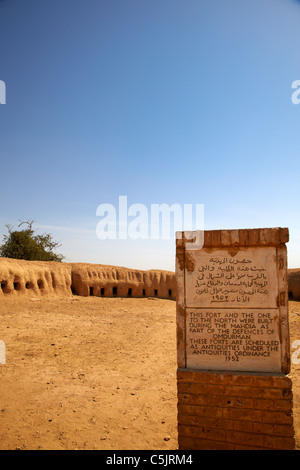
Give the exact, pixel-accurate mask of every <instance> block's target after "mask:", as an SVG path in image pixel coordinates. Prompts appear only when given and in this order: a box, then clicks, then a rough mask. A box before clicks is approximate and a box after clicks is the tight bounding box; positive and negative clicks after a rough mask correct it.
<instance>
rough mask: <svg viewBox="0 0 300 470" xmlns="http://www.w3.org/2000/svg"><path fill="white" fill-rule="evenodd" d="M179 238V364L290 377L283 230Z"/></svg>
mask: <svg viewBox="0 0 300 470" xmlns="http://www.w3.org/2000/svg"><path fill="white" fill-rule="evenodd" d="M180 235H181V237H180V236H178V235H177V246H176V257H177V264H176V274H177V283H178V298H177V338H178V341H177V343H178V366H179V367H182V368H191V369H202V370H224V371H250V372H274V373H277V372H283V373H285V374H287V373H288V371H289V363H290V360H289V331H288V293H287V290H288V288H287V256H286V246H285V243H286V242H287V241H288V229H282V228H275V229H249V230H218V231H206V232H204V245H203V247H202V248H201V249H199V250H194V249H193V248H192V241H191V239H190V236H189V238H185V236H184V232H183V233H181V234H180Z"/></svg>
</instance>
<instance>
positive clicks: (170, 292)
mask: <svg viewBox="0 0 300 470" xmlns="http://www.w3.org/2000/svg"><path fill="white" fill-rule="evenodd" d="M169 297H172V289H169Z"/></svg>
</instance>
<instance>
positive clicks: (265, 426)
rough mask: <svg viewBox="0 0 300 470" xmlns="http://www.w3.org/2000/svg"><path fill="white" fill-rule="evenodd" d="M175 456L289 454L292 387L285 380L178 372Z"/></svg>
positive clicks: (256, 375) (259, 375)
mask: <svg viewBox="0 0 300 470" xmlns="http://www.w3.org/2000/svg"><path fill="white" fill-rule="evenodd" d="M177 380H178V434H179V449H180V450H196V449H200V450H201V449H203V450H248V449H249V450H268V449H269V450H293V449H294V448H295V441H294V428H293V416H292V409H293V401H292V383H291V380H290V379H289V377H287V376H286V375H284V374H277V375H274V374H263V373H244V374H242V373H229V372H225V373H224V372H213V373H212V372H208V371H204V372H202V371H192V370H187V369H178V371H177Z"/></svg>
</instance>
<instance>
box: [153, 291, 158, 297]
mask: <svg viewBox="0 0 300 470" xmlns="http://www.w3.org/2000/svg"><path fill="white" fill-rule="evenodd" d="M154 295H155V297H157V295H158V293H157V289H154Z"/></svg>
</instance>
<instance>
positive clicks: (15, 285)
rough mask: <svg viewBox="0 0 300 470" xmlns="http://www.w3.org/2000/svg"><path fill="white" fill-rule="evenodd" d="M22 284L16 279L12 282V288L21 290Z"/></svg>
mask: <svg viewBox="0 0 300 470" xmlns="http://www.w3.org/2000/svg"><path fill="white" fill-rule="evenodd" d="M21 288H22V286H21V283H20V282H18V281H16V282H14V290H21Z"/></svg>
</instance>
